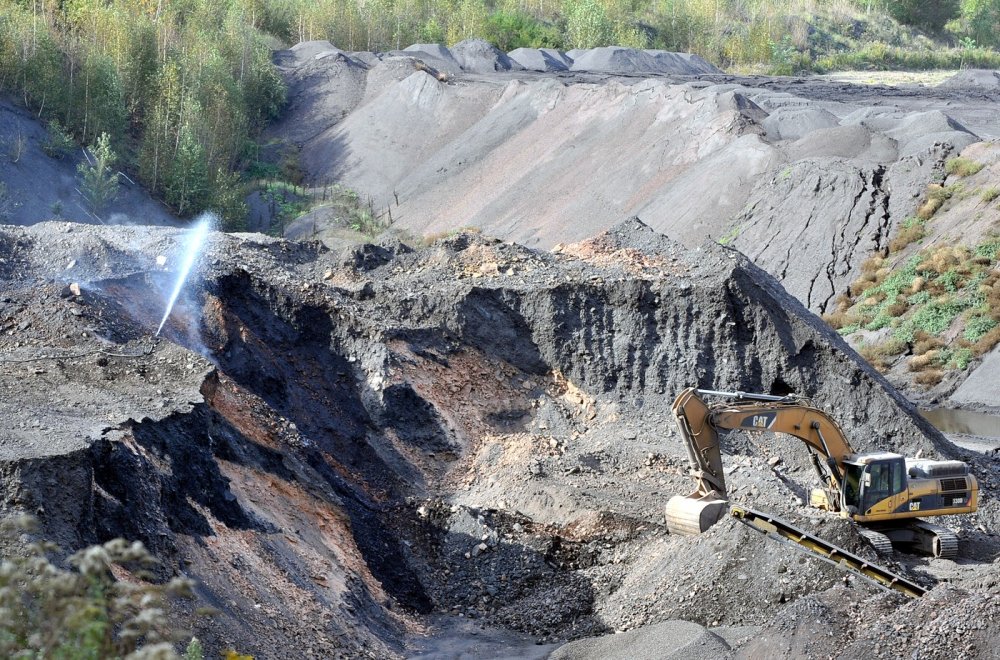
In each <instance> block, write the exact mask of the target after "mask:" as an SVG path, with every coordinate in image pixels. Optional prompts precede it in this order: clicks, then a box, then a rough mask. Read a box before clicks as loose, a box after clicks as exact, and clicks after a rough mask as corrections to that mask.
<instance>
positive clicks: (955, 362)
mask: <svg viewBox="0 0 1000 660" xmlns="http://www.w3.org/2000/svg"><path fill="white" fill-rule="evenodd" d="M974 357H975V355H974V354H973V352H972V349H971V348H968V347H963V348H946V349H944V350H942V351H941V354H940V355H939V356H938V360H937V361H938V362H939V363H940V364H941V366H943V367H949V368H951V369H958V370H960V371H964V370H965V369H966V368H967V367H968V366H969V363H970V362H972V359H973V358H974Z"/></svg>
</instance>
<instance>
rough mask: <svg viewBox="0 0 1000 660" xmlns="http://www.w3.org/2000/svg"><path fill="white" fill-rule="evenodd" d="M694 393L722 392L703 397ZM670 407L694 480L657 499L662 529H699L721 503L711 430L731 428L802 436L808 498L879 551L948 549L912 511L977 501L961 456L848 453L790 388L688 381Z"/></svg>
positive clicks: (945, 537) (939, 529)
mask: <svg viewBox="0 0 1000 660" xmlns="http://www.w3.org/2000/svg"><path fill="white" fill-rule="evenodd" d="M704 397H716V398H719V397H721V398H722V399H723V400H722V401H718V402H713V403H712V404H709V403H707V402H706V401H705V398H704ZM673 413H674V417H675V418H676V419H677V424H678V427H679V428H680V434H681V437H682V438H683V439H684V443H685V444H686V446H687V451H688V458H689V460H690V463H691V476H692V477H693V478H694V480H695V483H696V485H697V488H696V490H695V491H694V493H692V494H690V495H688V496H686V497H684V496H674V497H672V498H670V501H669V502H667V507H666V519H667V527H668V529H669V530H670V532H671V533H672V534H701V533H702V532H704V531H706V530H707V529H708V528H709V527H711V526H712V525H714V524H715V523H716V522H717V521H718V520H719V519H720V518H721V517H722V515H723V514H724V513H725V511H726V510H727V508H728V506H727V505H728V501H727V498H726V479H725V476H724V473H723V466H722V452H721V449H720V447H719V433H720V432H725V431H730V430H735V429H741V430H748V431H764V432H770V433H786V434H788V435H791V436H794V437H796V438H798V439H799V440H801V441H802V442H803V443H805V445H806V448H807V449H808V451H809V453H810V455H811V457H812V463H813V466H814V467H815V468H816V471H817V473H818V474H819V476H820V479H821V481H822V483H823V487H822V488H816V489H814V490H813V491H812V494H811V496H810V498H809V501H810V504H811V505H812V506H815V507H817V508H820V509H825V510H827V511H834V512H839V513H840V515H841V516H843V517H845V518H849V519H851V520H853V521H854V522H856V523H859V524H860V525H862V527H861V528H860V530H859V531H861V533H862V535H864V536H865V537H866V538H867V539H868V540H869V541H870V542H871V543H872V545H873V546H874V547H875V550H876V551H877V552H879V553H880V554H891V552H892V549H893V546H899V547H902V548H905V549H907V550H916V551H919V552H922V553H925V554H929V555H932V556H934V557H953V556H955V554H956V553H957V552H958V538H957V537H956V535H955V533H954V532H953V531H951V530H950V529H948V528H947V527H943V526H941V525H935V524H932V523H929V522H927V521H925V520H921V519H920V518H923V517H930V516H946V515H947V516H950V515H956V514H963V513H972V512H974V511H975V510H976V508H977V507H978V504H979V484H978V482H977V481H976V478H975V476H973V475H972V474H970V473H969V466H968V465H967V464H966V463H963V462H962V461H932V460H926V459H913V458H904V457H903V456H901V455H899V454H893V453H889V452H873V453H863V454H859V453H856V452H855V451H854V450H853V449H852V448H851V445H850V443H849V442H848V441H847V438H846V437H845V436H844V433H843V432H842V431H841V429H840V427H839V426H838V425H837V423H836V422H834V421H833V419H831V418H830V416H829V415H827V414H826V413H825V412H823V411H822V410H820V409H818V408H815V407H813V406H811V405H809V403H808V402H807V401H806V400H804V399H802V398H800V397H797V396H794V395H789V396H775V395H770V394H748V393H745V392H718V391H714V390H699V389H695V388H688V389H685V390H684V391H683V392H681V393H680V394H679V395H678V396H677V398H676V400H675V401H674V405H673Z"/></svg>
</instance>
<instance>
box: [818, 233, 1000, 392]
mask: <svg viewBox="0 0 1000 660" xmlns="http://www.w3.org/2000/svg"><path fill="white" fill-rule="evenodd" d="M912 220H913V221H912V222H910V221H907V223H904V225H903V228H902V230H901V231H900V234H899V235H898V236H897V237H896V239H895V241H894V245H895V247H892V248H891V251H892V252H898V251H899V250H901V249H903V248H904V247H906V246H907V245H909V244H910V243H912V242H913V241H914V240H919V238H918V237H922V236H923V223H922V222H920V221H919V220H918V219H912ZM998 260H1000V235H991V236H989V237H988V238H987V239H986V240H984V241H983V242H981V243H980V244H978V245H977V246H975V247H974V248H969V247H966V246H961V245H959V246H953V245H939V246H936V247H932V248H927V249H924V250H921V251H920V252H918V253H917V254H915V255H913V256H911V257H910V258H908V259H906V260H905V261H901V262H898V263H895V264H892V265H891V266H890V264H889V263H888V261H887V259H886V258H883V257H881V256H877V255H876V256H873V257H871V258H869V259H868V260H867V261H866V262H865V263H864V264H863V265H862V269H861V271H862V272H861V275H860V276H859V277H858V279H857V280H856V281H855V282H853V283H852V284H851V286H850V287H849V292H848V294H846V295H843V296H841V297H840V298H839V299H838V300H837V309H836V310H835V311H834V312H832V313H830V314H827V315H826V316H825V317H824V318H825V320H826V321H827V322H828V323H829V324H830V325H831V326H833V327H834V328H836V329H838V330H839V331H840V332H841V334H845V335H849V334H852V333H854V332H857V331H859V330H867V331H878V330H882V329H884V328H888V329H889V330H890V331H889V332H888V333H881V334H880V335H879V336H880V337H881V339H879V340H877V341H875V342H873V343H867V344H865V345H863V346H862V347H861V349H860V352H861V354H862V355H863V356H864V357H865V358H866V359H867V360H868V361H869V362H871V363H872V365H873V366H875V367H876V368H878V369H879V370H881V371H887V370H888V369H890V368H891V367H892V366H893V365H894V364H895V363H896V362H897V361H898V360H899V359H900V358H899V356H904V355H905V356H908V358H907V361H906V365H907V367H908V368H909V370H910V371H912V372H914V373H915V376H914V382H916V383H918V384H922V385H934V384H937V383H938V382H940V381H941V379H942V378H943V376H944V373H945V372H946V371H947V370H949V369H958V370H964V369H966V368H968V366H969V364H970V363H971V362H972V361H973V360H975V359H976V358H978V357H980V356H982V355H983V354H984V353H986V352H987V351H989V350H991V349H992V348H993V347H994V346H996V345H997V344H998V343H1000V268H998V267H997V262H998Z"/></svg>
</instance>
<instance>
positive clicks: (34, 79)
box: [0, 0, 285, 226]
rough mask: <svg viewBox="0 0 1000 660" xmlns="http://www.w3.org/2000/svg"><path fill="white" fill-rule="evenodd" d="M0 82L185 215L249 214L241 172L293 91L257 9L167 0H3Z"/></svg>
mask: <svg viewBox="0 0 1000 660" xmlns="http://www.w3.org/2000/svg"><path fill="white" fill-rule="evenodd" d="M0 89H3V90H5V91H7V92H8V93H11V94H14V95H16V96H17V97H18V98H20V99H21V101H22V102H23V103H24V104H25V105H27V106H28V107H30V108H32V109H34V110H35V111H36V112H37V114H38V116H39V117H40V118H42V119H44V120H46V121H47V122H49V126H50V133H52V135H53V139H55V140H59V139H60V136H62V135H64V134H65V133H66V132H67V131H68V132H69V133H70V134H72V136H73V137H75V138H76V139H77V140H78V141H79V142H80V143H82V144H85V145H96V144H97V143H98V140H99V138H100V137H101V136H102V135H106V136H107V140H108V141H109V143H110V144H109V145H105V146H110V147H111V148H113V150H114V151H115V152H116V153H118V154H122V155H123V156H124V159H125V162H124V165H125V166H126V167H127V168H128V169H130V170H132V171H133V172H134V173H135V174H137V175H138V176H139V178H140V180H141V181H142V182H143V183H144V184H145V185H146V187H147V188H148V189H149V190H150V191H152V192H153V193H154V194H156V195H158V196H160V197H161V198H162V199H163V200H165V201H166V202H167V203H168V204H169V205H170V206H171V207H173V209H174V210H175V211H176V212H177V213H178V214H179V215H181V216H182V217H183V216H189V215H192V214H195V213H198V212H199V211H201V210H203V209H205V208H209V207H211V208H214V209H217V210H218V211H219V212H220V213H221V215H222V216H223V218H224V219H225V220H226V221H227V222H228V223H229V224H230V225H232V226H235V225H238V224H239V222H240V221H241V220H242V219H243V218H244V217H245V215H246V208H245V201H244V199H243V195H242V192H241V190H240V187H239V186H238V185H236V184H237V182H238V178H239V177H238V174H237V172H239V170H240V169H242V168H243V167H244V166H245V165H246V163H247V160H248V158H249V155H250V154H251V153H253V138H254V136H255V134H256V133H257V132H258V131H259V130H260V129H261V128H262V127H263V126H264V125H265V124H266V123H267V121H269V120H270V119H271V118H273V117H275V116H276V115H277V113H278V112H279V111H280V109H281V107H282V105H283V103H284V95H285V90H284V86H283V83H282V81H281V78H280V76H279V74H278V72H277V71H276V70H275V68H274V66H273V65H272V63H271V49H270V47H269V43H268V40H267V37H266V35H265V34H264V33H263V32H262V31H261V30H260V29H259V23H258V22H257V21H256V20H255V17H254V14H253V7H252V6H249V5H247V3H243V2H239V1H237V0H230V1H227V2H217V1H212V2H209V1H199V0H194V1H190V2H168V1H166V0H111V1H104V0H63V1H57V0H29V1H24V0H20V1H18V0H0Z"/></svg>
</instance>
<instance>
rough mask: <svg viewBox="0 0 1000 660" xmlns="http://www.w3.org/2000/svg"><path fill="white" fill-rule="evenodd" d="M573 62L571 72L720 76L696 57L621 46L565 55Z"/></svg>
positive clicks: (706, 63) (712, 67)
mask: <svg viewBox="0 0 1000 660" xmlns="http://www.w3.org/2000/svg"><path fill="white" fill-rule="evenodd" d="M567 55H569V56H570V57H571V58H572V59H573V65H572V66H571V67H570V70H571V71H589V72H592V73H617V74H621V75H637V74H673V75H682V76H694V75H699V74H707V73H719V70H718V69H716V68H715V67H714V66H712V65H711V64H709V63H708V62H706V61H705V60H703V59H702V58H700V57H698V56H697V55H689V54H683V53H670V52H667V51H662V50H636V49H635V48H622V47H621V46H603V47H600V48H591V49H589V50H579V51H577V50H574V51H570V52H569V53H567Z"/></svg>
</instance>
